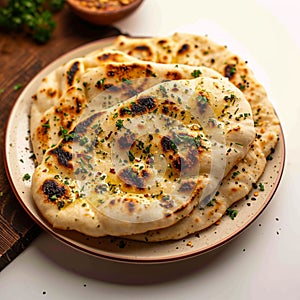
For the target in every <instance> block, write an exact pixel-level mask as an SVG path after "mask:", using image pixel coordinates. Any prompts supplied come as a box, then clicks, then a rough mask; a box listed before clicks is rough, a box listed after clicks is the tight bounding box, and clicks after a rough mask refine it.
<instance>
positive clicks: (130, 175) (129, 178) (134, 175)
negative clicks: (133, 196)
mask: <svg viewBox="0 0 300 300" xmlns="http://www.w3.org/2000/svg"><path fill="white" fill-rule="evenodd" d="M150 176H151V174H150V172H149V171H148V170H146V169H142V170H139V169H137V168H135V167H128V168H124V169H122V170H121V171H120V172H119V173H118V177H119V178H120V179H121V180H122V182H123V183H124V185H125V187H127V188H133V190H137V191H141V190H145V189H146V183H147V180H148V179H149V177H150Z"/></svg>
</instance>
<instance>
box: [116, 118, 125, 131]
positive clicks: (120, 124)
mask: <svg viewBox="0 0 300 300" xmlns="http://www.w3.org/2000/svg"><path fill="white" fill-rule="evenodd" d="M123 122H124V120H121V119H118V120H117V122H116V127H117V128H118V129H121V128H122V127H123Z"/></svg>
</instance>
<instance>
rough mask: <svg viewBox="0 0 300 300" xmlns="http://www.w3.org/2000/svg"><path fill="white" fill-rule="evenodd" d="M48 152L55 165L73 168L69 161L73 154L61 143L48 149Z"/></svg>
mask: <svg viewBox="0 0 300 300" xmlns="http://www.w3.org/2000/svg"><path fill="white" fill-rule="evenodd" d="M49 154H50V155H52V157H54V158H55V160H56V162H57V166H59V167H63V168H67V169H71V170H72V169H73V164H72V163H71V162H72V159H73V154H72V153H71V152H70V151H68V150H66V149H65V147H63V146H62V145H59V146H58V147H55V148H53V149H51V150H50V151H49Z"/></svg>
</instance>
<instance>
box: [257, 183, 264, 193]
mask: <svg viewBox="0 0 300 300" xmlns="http://www.w3.org/2000/svg"><path fill="white" fill-rule="evenodd" d="M258 187H259V190H260V191H262V192H263V191H264V190H265V187H264V185H263V183H262V182H261V183H260V184H259V185H258Z"/></svg>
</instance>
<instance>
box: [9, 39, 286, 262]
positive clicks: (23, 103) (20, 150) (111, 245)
mask: <svg viewBox="0 0 300 300" xmlns="http://www.w3.org/2000/svg"><path fill="white" fill-rule="evenodd" d="M111 43H112V39H111V38H110V39H104V40H100V41H97V42H93V43H90V44H87V45H85V46H83V47H80V48H77V49H75V50H73V51H71V52H69V53H67V54H66V55H64V56H62V57H60V58H58V59H57V60H55V61H54V62H53V63H51V64H50V65H49V66H48V67H46V68H45V69H43V70H42V72H40V73H39V74H38V75H37V76H36V77H35V78H34V79H33V80H32V81H31V82H30V83H29V84H28V85H27V86H26V88H25V89H24V90H23V92H22V94H21V95H20V96H19V98H18V100H17V101H16V103H15V105H14V107H13V109H12V111H11V114H10V118H9V120H8V123H7V128H6V136H5V164H6V171H7V174H8V177H9V180H10V183H11V186H12V188H13V190H14V192H15V194H16V196H17V198H18V200H19V201H20V203H21V205H22V206H23V207H24V209H25V210H26V211H27V213H28V214H29V215H30V216H31V217H32V218H33V220H34V221H35V222H36V223H37V224H39V225H40V226H41V227H42V228H43V229H45V230H46V231H48V232H49V233H51V234H52V235H54V236H55V237H56V238H58V239H59V240H60V241H62V242H64V243H66V244H67V245H69V246H72V247H74V248H76V249H78V250H82V251H84V252H85V253H89V254H92V255H96V256H99V257H102V258H107V259H112V260H117V261H126V262H135V263H157V262H169V261H175V260H180V259H184V258H188V257H192V256H196V255H199V254H202V253H205V252H207V251H210V250H212V249H215V248H217V247H219V246H221V245H223V244H225V243H227V242H228V241H230V240H231V239H233V238H234V237H236V236H237V235H238V234H240V233H241V232H242V231H243V230H244V229H245V228H247V227H248V226H249V225H250V224H251V223H252V222H253V221H254V220H255V219H256V218H257V217H258V216H259V215H260V213H261V212H262V211H263V210H264V209H265V207H266V206H267V205H268V203H269V202H270V200H271V199H272V197H273V195H274V193H275V191H276V189H277V186H278V184H279V182H280V179H281V176H282V172H283V167H284V160H285V145H284V138H283V134H282V132H281V134H280V140H279V142H278V144H277V147H276V149H275V153H274V154H273V155H272V157H273V159H272V160H270V161H269V162H268V164H267V168H266V170H265V172H264V174H263V176H262V177H261V178H260V180H259V182H262V183H263V184H264V187H265V190H264V191H260V192H259V194H258V196H255V197H254V198H255V201H254V200H252V199H251V198H252V197H253V195H251V194H250V195H249V198H248V197H247V199H242V200H241V201H239V202H238V203H237V204H236V205H234V209H236V210H237V211H238V215H237V216H236V218H235V219H234V220H232V219H231V218H230V217H229V216H226V215H225V216H224V217H223V218H222V220H221V223H220V225H213V226H211V227H210V228H208V229H206V230H203V231H201V232H200V233H199V234H193V235H191V236H189V237H187V238H185V239H182V240H178V241H167V242H159V243H144V242H137V241H129V240H125V239H122V238H115V237H104V238H92V237H87V236H85V235H82V234H80V233H78V232H72V231H61V230H55V229H53V228H52V227H51V226H50V225H49V224H48V223H47V222H46V221H45V220H44V219H43V217H42V216H41V215H40V213H39V211H38V210H37V208H36V206H35V204H34V202H33V200H32V197H31V192H30V186H31V181H30V180H23V176H24V174H26V173H28V174H30V175H32V173H33V172H34V163H33V160H32V159H31V158H30V156H31V155H32V150H31V143H30V139H29V114H30V107H31V97H32V95H33V94H34V93H35V92H36V88H37V87H38V86H39V84H40V82H41V80H42V78H43V77H45V76H46V75H47V74H49V73H50V72H51V71H52V70H54V69H55V68H57V67H58V66H60V65H61V64H63V63H64V62H67V61H68V60H70V59H72V58H75V57H80V56H83V55H84V54H87V53H89V52H92V51H94V50H97V49H99V48H102V47H105V46H108V45H109V44H111Z"/></svg>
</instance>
